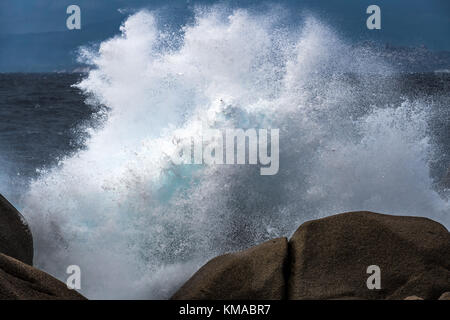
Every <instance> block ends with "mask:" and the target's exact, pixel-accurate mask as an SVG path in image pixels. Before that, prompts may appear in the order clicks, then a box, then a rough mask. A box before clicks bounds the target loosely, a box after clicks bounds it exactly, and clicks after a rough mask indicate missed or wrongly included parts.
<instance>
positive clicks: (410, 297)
mask: <svg viewBox="0 0 450 320" xmlns="http://www.w3.org/2000/svg"><path fill="white" fill-rule="evenodd" d="M403 300H423V299H422V298H421V297H418V296H409V297H406V298H405V299H403Z"/></svg>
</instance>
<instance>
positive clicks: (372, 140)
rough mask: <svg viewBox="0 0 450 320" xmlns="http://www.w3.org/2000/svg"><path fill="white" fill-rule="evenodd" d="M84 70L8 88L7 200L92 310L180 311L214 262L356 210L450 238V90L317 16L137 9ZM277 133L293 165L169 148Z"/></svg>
mask: <svg viewBox="0 0 450 320" xmlns="http://www.w3.org/2000/svg"><path fill="white" fill-rule="evenodd" d="M80 61H82V62H84V63H87V64H89V65H91V68H92V69H91V71H90V72H89V73H88V74H3V75H0V97H1V99H0V152H1V153H0V165H1V167H0V168H1V169H2V171H1V173H0V192H2V193H3V194H4V195H5V196H7V197H8V198H10V199H11V200H12V201H13V202H14V204H15V205H16V206H17V207H18V208H19V209H20V210H21V211H22V213H23V214H24V216H25V217H26V219H27V220H28V222H29V224H30V226H31V228H32V232H33V236H34V241H35V265H36V266H37V267H39V268H42V269H43V270H45V271H46V272H49V273H50V274H52V275H54V276H56V277H58V278H59V279H61V280H63V281H64V280H65V279H66V277H67V275H66V273H65V271H66V268H67V266H69V265H72V264H75V265H79V266H80V267H81V271H82V289H81V292H82V293H83V294H85V295H86V296H87V297H89V298H143V299H145V298H153V299H165V298H168V297H169V296H170V295H171V294H172V293H173V292H174V290H176V289H177V287H179V286H180V285H181V284H182V283H183V281H185V280H186V279H187V278H188V277H189V276H190V275H191V274H192V273H193V272H195V270H196V269H197V268H198V267H199V266H201V265H202V264H203V263H204V262H205V261H207V260H208V259H210V258H211V257H213V256H216V255H218V254H221V253H224V252H228V251H234V250H239V249H242V248H246V247H248V246H251V245H254V244H257V243H260V242H262V241H264V240H267V239H270V238H273V237H278V236H289V235H291V234H292V233H293V232H294V231H295V230H296V228H297V227H298V226H299V225H300V224H301V223H302V222H304V221H307V220H310V219H314V218H319V217H324V216H327V215H330V214H335V213H339V212H344V211H351V210H371V211H377V212H383V213H390V214H399V215H416V216H425V217H429V218H431V219H434V220H437V221H439V222H441V223H443V224H444V225H445V226H447V228H448V227H450V205H449V202H448V197H449V190H448V185H446V184H445V182H443V181H444V180H445V177H446V175H447V172H448V169H449V167H450V165H449V164H450V161H449V160H450V130H449V128H450V90H449V87H450V76H449V74H448V73H445V72H440V73H417V72H416V73H405V72H404V70H402V71H401V72H400V71H399V70H397V69H396V66H395V65H392V64H390V63H389V62H388V61H386V60H384V59H383V58H382V56H380V54H378V53H377V54H376V53H374V52H372V50H371V49H370V48H368V47H364V46H357V45H354V44H350V43H347V42H346V40H345V39H343V38H341V37H340V36H339V34H337V33H336V32H335V31H334V30H333V29H332V28H330V27H329V26H327V25H326V24H324V23H322V22H321V21H319V20H317V19H314V18H308V19H306V20H305V22H304V23H303V24H302V25H301V26H299V27H298V28H285V27H283V24H282V16H278V14H271V15H269V14H267V15H255V14H252V13H249V12H247V11H245V10H237V11H234V12H233V13H231V14H229V15H223V14H222V13H221V12H219V11H216V10H213V9H211V10H206V11H203V12H202V11H199V12H197V13H196V18H195V20H194V22H193V23H191V24H189V25H187V26H185V27H184V28H183V29H181V30H179V31H178V32H173V31H170V32H169V31H168V30H166V29H165V28H164V26H161V25H160V24H159V23H158V17H157V16H155V15H154V14H152V13H149V12H146V11H142V12H139V13H137V14H135V15H133V16H131V17H129V18H128V19H127V20H126V22H125V23H124V25H123V26H122V28H121V30H120V33H118V35H117V36H116V37H115V38H112V39H105V41H104V42H102V43H101V44H100V46H98V47H94V48H89V47H86V48H84V49H83V50H82V51H81V53H80ZM204 125H206V126H208V127H213V128H232V127H236V128H278V129H280V169H279V172H278V174H276V175H273V176H261V175H260V174H259V168H258V167H257V166H249V165H234V166H220V165H219V166H204V165H184V166H176V165H174V164H173V163H172V162H171V161H170V154H172V153H174V152H175V151H176V146H175V145H174V140H182V139H183V138H185V137H190V136H194V135H197V134H199V133H200V131H201V128H202V126H204Z"/></svg>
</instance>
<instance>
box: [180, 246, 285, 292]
mask: <svg viewBox="0 0 450 320" xmlns="http://www.w3.org/2000/svg"><path fill="white" fill-rule="evenodd" d="M287 253H288V243H287V239H286V238H278V239H274V240H270V241H267V242H265V243H263V244H260V245H258V246H256V247H253V248H250V249H248V250H245V251H242V252H237V253H230V254H225V255H223V256H219V257H217V258H214V259H212V260H211V261H209V262H208V263H207V264H205V265H204V266H203V267H202V268H200V270H199V271H198V272H197V273H195V274H194V275H193V276H192V278H191V279H189V280H188V281H187V282H186V283H185V284H184V285H183V286H182V287H181V288H180V289H179V290H178V291H177V292H176V293H175V294H174V295H173V297H172V299H174V300H198V299H211V300H230V299H242V300H245V299H259V300H277V299H283V298H285V292H286V285H285V267H286V264H287V258H288V257H287Z"/></svg>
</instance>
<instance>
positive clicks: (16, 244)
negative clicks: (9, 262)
mask: <svg viewBox="0 0 450 320" xmlns="http://www.w3.org/2000/svg"><path fill="white" fill-rule="evenodd" d="M0 252H1V253H4V254H6V255H8V256H10V257H13V258H16V259H18V260H20V261H22V262H24V263H27V264H29V265H32V264H33V238H32V236H31V232H30V229H29V228H28V225H27V224H26V222H25V219H24V218H23V217H22V215H21V214H20V213H19V211H17V210H16V208H14V206H13V205H12V204H11V203H9V202H8V200H6V199H5V198H4V197H3V196H2V195H1V194H0Z"/></svg>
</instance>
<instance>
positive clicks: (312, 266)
mask: <svg viewBox="0 0 450 320" xmlns="http://www.w3.org/2000/svg"><path fill="white" fill-rule="evenodd" d="M371 265H376V266H378V267H379V268H380V273H381V274H380V276H381V289H373V290H369V289H368V287H367V283H366V281H367V279H368V278H369V277H370V276H371V274H368V273H367V268H368V267H369V266H371ZM449 270H450V234H449V232H448V231H447V229H446V228H445V227H444V226H442V225H441V224H439V223H437V222H435V221H433V220H430V219H427V218H420V217H402V216H391V215H384V214H378V213H373V212H349V213H343V214H338V215H335V216H331V217H327V218H323V219H318V220H313V221H309V222H306V223H304V224H303V225H301V226H300V227H299V228H298V230H297V231H296V232H295V234H294V235H293V237H292V239H291V240H290V241H289V243H288V245H286V243H285V239H284V238H281V239H276V240H273V241H272V242H271V241H269V242H266V243H264V244H262V245H259V246H256V247H253V248H251V249H248V250H246V251H243V252H240V253H234V254H229V255H224V256H221V257H218V258H215V259H213V260H211V261H210V262H208V263H207V264H206V265H205V266H203V267H202V268H201V269H200V270H199V271H198V272H197V273H196V274H195V275H194V276H193V277H192V278H191V279H190V280H188V282H186V283H185V284H184V285H183V287H182V288H181V289H180V290H179V291H178V292H177V293H175V295H174V296H173V297H172V298H173V299H405V298H407V297H411V296H417V297H421V298H424V299H438V298H439V297H440V296H441V294H443V293H444V292H446V291H450V271H449Z"/></svg>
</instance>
